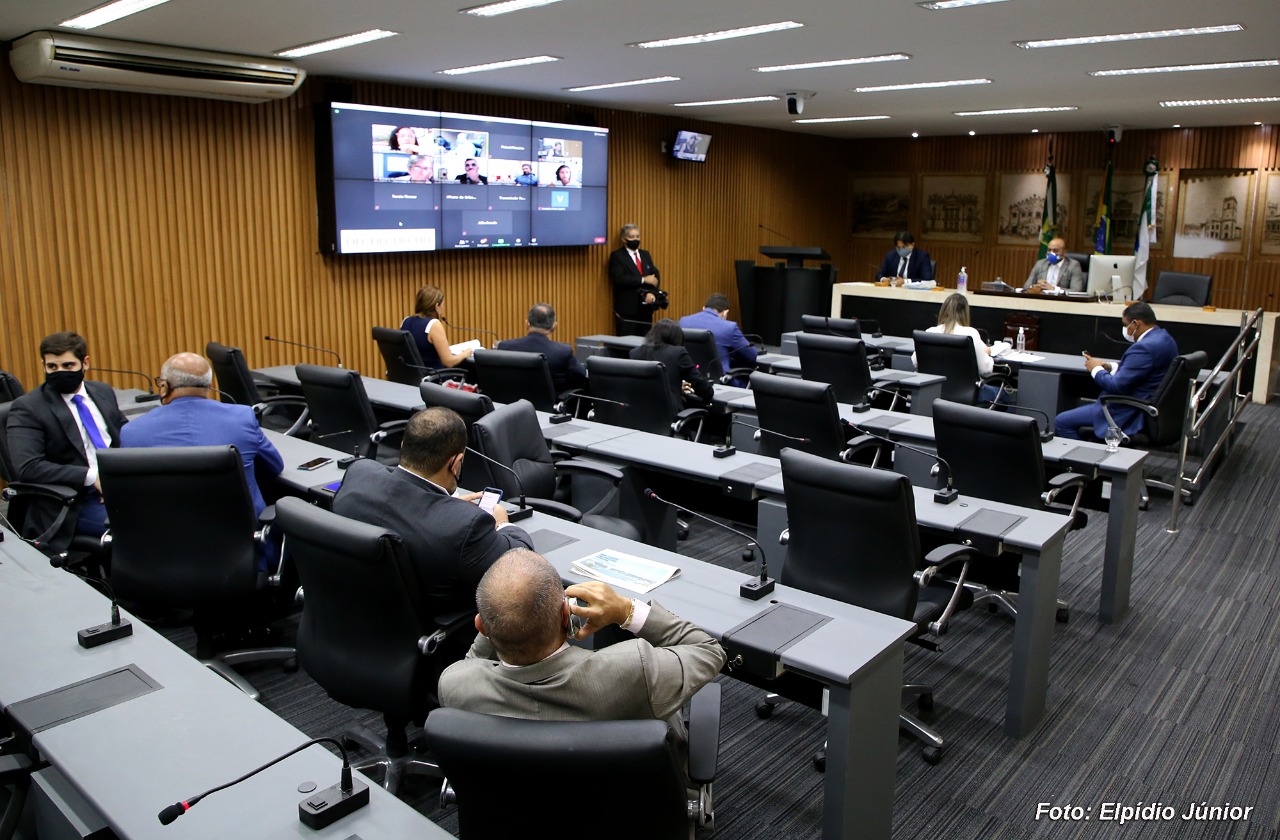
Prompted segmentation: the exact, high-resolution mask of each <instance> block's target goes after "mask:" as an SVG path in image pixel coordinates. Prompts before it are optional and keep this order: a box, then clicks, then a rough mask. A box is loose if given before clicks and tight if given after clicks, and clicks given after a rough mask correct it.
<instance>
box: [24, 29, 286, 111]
mask: <svg viewBox="0 0 1280 840" xmlns="http://www.w3.org/2000/svg"><path fill="white" fill-rule="evenodd" d="M9 63H10V64H11V65H13V72H14V75H16V76H17V77H18V78H19V79H21V80H22V81H24V82H34V83H37V84H45V85H66V86H69V87H83V88H101V89H103V90H122V91H131V92H134V93H159V94H168V95H171V96H197V97H201V98H204V99H229V100H232V101H235V102H269V101H271V100H273V99H284V98H285V97H287V96H289V95H290V94H292V93H293V92H294V91H295V90H297V89H298V86H299V85H301V84H302V80H303V79H304V78H306V75H307V74H306V71H304V70H303V69H302V68H300V67H298V66H297V65H295V64H291V63H290V62H287V61H279V60H276V59H266V58H258V57H255V56H247V55H233V54H231V53H216V52H204V51H203V50H188V49H184V48H182V47H166V46H163V45H160V44H141V43H136V42H133V41H114V40H109V39H106V38H93V37H88V36H84V35H75V34H70V33H66V32H32V33H31V34H30V35H26V36H23V37H22V38H20V39H18V40H17V41H15V42H14V43H13V48H12V50H11V51H10V53H9Z"/></svg>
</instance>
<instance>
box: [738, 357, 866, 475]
mask: <svg viewBox="0 0 1280 840" xmlns="http://www.w3.org/2000/svg"><path fill="white" fill-rule="evenodd" d="M751 390H752V392H753V393H754V394H755V400H756V415H757V417H758V418H759V420H760V429H759V430H758V431H757V432H756V434H755V437H756V440H758V441H759V442H760V454H761V455H767V456H769V457H773V458H776V457H778V453H779V452H781V451H782V450H783V449H787V448H788V447H789V448H791V449H797V450H799V451H801V452H809V453H812V454H814V455H817V456H819V457H821V458H831V459H834V460H839V461H848V460H850V459H851V458H852V457H853V456H854V455H855V454H856V453H857V451H858V450H859V449H861V446H858V447H850V446H849V443H848V441H849V437H850V434H849V431H848V430H847V429H846V428H845V426H844V424H843V423H841V422H840V414H839V411H838V410H837V408H836V398H835V393H834V391H833V390H832V388H831V386H830V385H828V384H827V383H825V382H808V381H806V380H803V379H795V378H793V377H788V376H774V375H772V374H768V373H758V372H757V373H753V374H751ZM866 443H867V445H868V446H870V445H875V446H878V445H879V444H878V443H877V442H874V441H869V439H868V441H867V442H866Z"/></svg>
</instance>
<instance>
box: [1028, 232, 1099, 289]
mask: <svg viewBox="0 0 1280 840" xmlns="http://www.w3.org/2000/svg"><path fill="white" fill-rule="evenodd" d="M1022 288H1024V289H1036V290H1037V291H1041V292H1052V291H1056V290H1058V289H1062V290H1063V291H1068V292H1083V291H1084V272H1083V271H1081V270H1080V263H1078V262H1076V261H1075V260H1073V259H1071V258H1070V257H1068V256H1067V243H1065V242H1063V241H1062V240H1061V239H1051V240H1049V251H1048V253H1047V254H1045V258H1044V259H1042V260H1038V261H1037V262H1036V264H1035V265H1033V266H1032V267H1031V274H1030V275H1028V276H1027V282H1025V283H1023V284H1022Z"/></svg>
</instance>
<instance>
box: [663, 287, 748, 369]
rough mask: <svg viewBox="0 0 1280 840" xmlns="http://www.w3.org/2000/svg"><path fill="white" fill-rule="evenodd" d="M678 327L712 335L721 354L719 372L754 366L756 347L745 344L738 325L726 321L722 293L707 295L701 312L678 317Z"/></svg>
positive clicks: (726, 302) (727, 309) (726, 316)
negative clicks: (705, 331)
mask: <svg viewBox="0 0 1280 840" xmlns="http://www.w3.org/2000/svg"><path fill="white" fill-rule="evenodd" d="M680 328H681V329H686V330H707V331H708V332H710V333H711V335H712V337H713V338H715V340H716V350H717V351H718V352H719V355H720V370H721V371H722V372H724V373H728V372H729V370H730V368H733V367H752V366H754V365H755V363H756V348H755V347H754V346H753V345H752V344H751V342H749V341H747V339H746V336H744V335H743V334H742V328H741V327H739V326H738V324H737V322H736V321H730V320H729V298H728V296H727V295H725V294H724V293H723V292H715V293H714V294H712V295H710V296H709V297H708V298H707V305H706V306H705V307H703V309H702V311H701V312H695V313H693V314H692V315H686V316H684V317H683V318H681V319H680ZM733 384H735V385H737V384H739V383H738V382H736V381H735V382H734V383H733Z"/></svg>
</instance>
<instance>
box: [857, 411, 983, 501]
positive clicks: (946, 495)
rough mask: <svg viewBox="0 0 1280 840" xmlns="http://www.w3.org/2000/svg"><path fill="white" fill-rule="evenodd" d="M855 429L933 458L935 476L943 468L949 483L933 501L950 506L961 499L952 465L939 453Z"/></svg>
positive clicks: (934, 496)
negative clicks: (939, 468)
mask: <svg viewBox="0 0 1280 840" xmlns="http://www.w3.org/2000/svg"><path fill="white" fill-rule="evenodd" d="M853 428H854V429H856V430H857V431H858V432H859V433H861V434H864V435H866V436H867V437H869V438H875V439H876V440H882V441H884V442H885V443H887V444H890V445H892V446H901V447H902V448H903V449H908V450H910V451H912V452H915V453H917V454H920V455H923V456H925V457H926V458H932V459H933V460H934V474H935V475H936V474H937V469H938V467H939V466H941V467H942V468H943V469H944V470H945V473H944V475H945V477H946V482H947V485H946V486H945V487H943V488H942V489H941V490H939V491H937V492H936V493H934V494H933V500H934V501H935V502H937V503H938V504H940V505H949V504H951V503H952V502H954V501H955V500H956V499H958V498H960V492H959V491H958V490H956V488H955V487H953V486H952V485H951V465H950V464H948V463H947V462H946V461H945V460H943V459H942V457H941V456H940V455H938V453H937V452H930V451H929V450H927V449H920V448H919V447H916V446H912V445H910V444H908V443H903V442H902V441H899V440H894V439H893V438H887V437H884V436H882V435H877V434H875V433H874V432H868V431H867V430H866V429H864V428H862V427H860V426H856V425H855V426H854V427H853Z"/></svg>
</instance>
